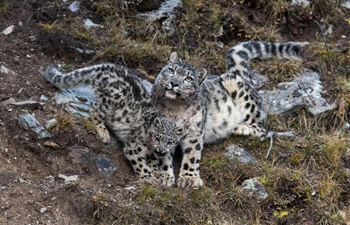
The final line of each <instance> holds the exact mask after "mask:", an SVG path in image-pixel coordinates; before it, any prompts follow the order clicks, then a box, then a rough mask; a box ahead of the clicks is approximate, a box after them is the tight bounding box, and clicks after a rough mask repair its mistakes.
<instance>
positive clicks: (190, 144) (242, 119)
mask: <svg viewBox="0 0 350 225" xmlns="http://www.w3.org/2000/svg"><path fill="white" fill-rule="evenodd" d="M300 49H301V44H300V43H264V42H255V41H250V42H244V43H240V44H238V45H236V46H234V47H232V48H230V49H229V51H228V53H227V56H226V64H227V72H226V73H224V74H222V75H220V76H208V77H206V74H207V73H206V70H205V69H198V68H195V67H194V66H192V65H190V64H188V63H187V62H185V61H182V60H181V59H179V57H178V54H177V53H172V54H171V56H170V59H169V63H168V64H167V65H166V66H165V67H164V68H163V69H162V71H161V72H160V74H159V75H158V76H157V78H156V80H155V84H154V86H153V89H152V98H153V101H154V103H155V104H156V105H157V107H158V108H159V109H160V110H162V111H163V112H164V113H165V115H166V116H167V117H168V118H170V119H172V120H173V121H174V122H175V123H176V125H177V126H183V128H184V130H185V131H187V134H186V135H184V138H183V140H182V141H181V143H180V144H181V147H182V151H183V160H182V164H181V168H180V174H179V178H178V181H177V184H178V186H180V187H188V186H192V187H194V188H197V187H199V186H201V185H202V184H203V181H202V180H201V178H200V174H199V167H200V159H201V151H202V149H203V144H204V143H213V142H216V141H218V140H220V139H222V138H226V137H228V136H229V135H231V134H242V135H254V136H258V137H262V136H263V135H264V134H265V123H266V117H267V114H266V111H265V109H264V107H263V105H262V101H261V97H260V96H259V95H258V93H257V91H256V90H255V88H254V87H252V85H251V84H250V82H249V62H250V60H251V59H253V58H270V57H272V56H274V55H277V56H278V57H280V58H291V59H297V58H298V56H299V53H300ZM184 126H187V128H186V127H184Z"/></svg>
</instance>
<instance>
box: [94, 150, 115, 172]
mask: <svg viewBox="0 0 350 225" xmlns="http://www.w3.org/2000/svg"><path fill="white" fill-rule="evenodd" d="M95 165H96V168H97V170H98V171H99V172H100V173H101V174H102V175H104V176H105V177H107V178H109V177H111V176H113V175H114V173H115V171H116V170H117V166H116V164H115V162H114V161H113V160H112V159H110V158H109V157H107V156H105V155H104V154H99V155H97V157H96V158H95Z"/></svg>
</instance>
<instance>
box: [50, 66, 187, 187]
mask: <svg viewBox="0 0 350 225" xmlns="http://www.w3.org/2000/svg"><path fill="white" fill-rule="evenodd" d="M45 78H46V80H48V81H49V82H50V83H51V84H53V85H54V86H56V87H58V88H72V87H77V86H82V85H87V84H91V85H92V86H93V88H94V91H95V94H96V98H95V102H94V105H93V107H92V108H91V111H90V115H91V120H92V122H93V124H94V125H95V127H96V130H97V134H98V136H99V138H100V139H101V140H102V141H103V142H104V143H109V141H110V136H109V132H108V130H107V128H106V126H107V127H108V128H109V129H110V130H111V131H112V132H113V133H114V134H115V136H116V137H117V138H118V139H119V140H120V141H122V142H123V144H124V149H123V150H124V155H125V156H126V158H127V159H128V160H129V162H130V164H131V166H132V167H133V170H134V171H135V173H136V174H137V175H138V176H139V177H140V178H142V179H145V180H149V181H151V182H156V183H161V184H162V185H166V186H172V185H173V184H174V183H175V178H174V172H173V167H172V156H171V154H172V151H174V149H175V147H176V145H177V144H178V143H179V141H180V138H181V137H182V136H183V129H182V128H179V127H176V126H175V124H174V123H173V122H172V121H171V120H169V119H168V118H166V117H165V116H164V114H163V113H162V112H160V111H159V110H158V109H157V108H156V107H155V106H154V105H153V103H152V100H151V98H150V96H149V95H148V93H147V92H146V90H145V88H144V87H143V85H142V83H141V80H140V78H139V77H137V76H136V75H134V74H133V73H132V72H131V71H130V70H129V69H128V68H126V67H124V66H121V65H116V64H99V65H95V66H90V67H85V68H81V69H77V70H74V71H72V72H70V73H67V74H63V73H61V72H60V71H59V66H58V65H52V66H50V67H49V68H48V69H47V70H46V73H45Z"/></svg>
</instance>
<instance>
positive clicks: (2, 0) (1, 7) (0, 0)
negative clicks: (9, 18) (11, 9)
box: [0, 0, 7, 13]
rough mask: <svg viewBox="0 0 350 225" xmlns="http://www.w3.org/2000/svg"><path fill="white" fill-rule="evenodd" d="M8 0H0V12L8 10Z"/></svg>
mask: <svg viewBox="0 0 350 225" xmlns="http://www.w3.org/2000/svg"><path fill="white" fill-rule="evenodd" d="M6 9H7V0H0V12H3V13H4V12H6Z"/></svg>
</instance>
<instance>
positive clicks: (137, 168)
mask: <svg viewBox="0 0 350 225" xmlns="http://www.w3.org/2000/svg"><path fill="white" fill-rule="evenodd" d="M124 144H125V146H124V155H125V157H126V158H127V160H128V161H129V163H130V165H131V166H132V168H133V170H134V172H135V173H136V174H137V176H138V177H139V178H140V179H142V180H145V181H149V182H151V183H154V182H155V180H154V176H153V173H152V169H151V168H150V167H149V165H148V163H147V152H148V148H147V147H146V146H144V145H141V144H140V145H137V144H134V143H124Z"/></svg>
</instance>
